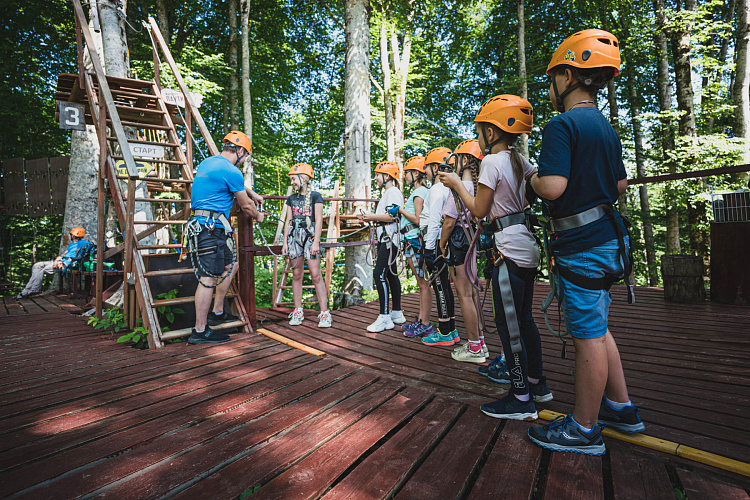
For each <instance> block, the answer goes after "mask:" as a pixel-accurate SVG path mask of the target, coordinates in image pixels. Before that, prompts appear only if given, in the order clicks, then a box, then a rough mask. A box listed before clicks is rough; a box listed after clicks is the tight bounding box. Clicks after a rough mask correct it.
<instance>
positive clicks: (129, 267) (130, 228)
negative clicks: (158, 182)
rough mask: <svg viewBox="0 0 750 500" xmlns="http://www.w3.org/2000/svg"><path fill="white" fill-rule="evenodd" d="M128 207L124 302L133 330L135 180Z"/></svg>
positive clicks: (130, 191)
mask: <svg viewBox="0 0 750 500" xmlns="http://www.w3.org/2000/svg"><path fill="white" fill-rule="evenodd" d="M127 201H128V205H127V209H126V211H125V231H124V233H125V234H124V237H125V266H124V267H125V271H124V273H123V276H124V278H125V279H123V286H124V288H123V300H124V306H125V307H124V310H125V312H126V314H128V326H130V327H131V328H134V327H135V323H134V321H135V320H134V319H133V317H132V315H131V314H130V312H131V310H132V307H131V304H130V302H131V299H132V297H131V295H130V285H132V284H134V283H131V280H132V279H133V251H134V248H133V243H134V242H136V239H135V233H134V231H135V227H134V224H133V216H134V213H135V180H134V179H128V198H127ZM131 322H133V325H130V323H131Z"/></svg>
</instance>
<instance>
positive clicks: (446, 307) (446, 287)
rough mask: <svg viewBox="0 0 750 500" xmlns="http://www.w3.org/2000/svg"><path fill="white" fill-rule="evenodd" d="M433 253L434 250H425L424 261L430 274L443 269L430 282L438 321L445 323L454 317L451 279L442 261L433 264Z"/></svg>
mask: <svg viewBox="0 0 750 500" xmlns="http://www.w3.org/2000/svg"><path fill="white" fill-rule="evenodd" d="M435 252H436V250H425V260H426V261H427V267H428V269H429V271H430V272H431V273H435V272H437V271H439V270H440V269H439V268H440V267H442V268H443V270H442V271H440V274H438V275H437V276H435V279H434V280H433V281H432V288H434V289H435V300H436V302H437V310H438V321H440V322H446V321H448V320H450V319H451V318H452V317H453V316H454V315H455V313H454V298H453V289H452V288H451V277H450V273H449V272H448V266H444V265H443V264H444V263H445V260H443V259H440V260H438V262H437V263H435Z"/></svg>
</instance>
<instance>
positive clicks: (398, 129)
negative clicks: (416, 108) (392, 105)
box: [391, 0, 414, 178]
mask: <svg viewBox="0 0 750 500" xmlns="http://www.w3.org/2000/svg"><path fill="white" fill-rule="evenodd" d="M409 6H410V7H411V10H410V11H409V16H408V18H407V26H411V24H412V21H413V19H414V2H413V0H412V1H410V2H409ZM391 40H392V42H393V43H392V44H391V45H392V46H393V53H394V54H398V40H397V38H396V33H395V31H394V32H393V34H392V37H391ZM410 62H411V33H410V32H409V30H408V29H407V31H406V33H404V46H403V51H402V52H401V57H400V58H399V62H398V65H397V66H396V71H397V73H398V85H399V88H398V96H397V97H396V109H395V130H394V132H395V134H394V135H395V158H396V160H395V161H396V163H398V164H399V167H400V168H401V169H403V165H404V161H405V160H406V158H404V133H405V117H406V88H407V86H408V85H407V84H408V80H409V63H410ZM402 173H403V172H402ZM401 178H403V175H402V176H401Z"/></svg>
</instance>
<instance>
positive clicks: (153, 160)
mask: <svg viewBox="0 0 750 500" xmlns="http://www.w3.org/2000/svg"><path fill="white" fill-rule="evenodd" d="M128 142H130V141H128ZM133 158H134V159H135V160H137V161H148V162H150V163H168V164H170V165H185V162H184V161H180V160H164V159H162V158H146V157H144V156H134V157H133ZM112 159H113V160H124V159H125V158H123V157H122V156H112Z"/></svg>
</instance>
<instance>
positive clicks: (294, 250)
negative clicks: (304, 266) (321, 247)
mask: <svg viewBox="0 0 750 500" xmlns="http://www.w3.org/2000/svg"><path fill="white" fill-rule="evenodd" d="M295 233H296V234H295ZM312 244H313V238H312V236H309V235H308V232H307V231H306V230H304V229H298V230H297V231H296V232H293V233H289V238H288V239H287V243H286V245H287V257H289V258H290V259H296V258H298V257H300V256H302V255H304V256H305V258H306V259H310V260H317V259H319V258H320V254H321V253H322V252H319V253H318V254H317V255H312V254H311V253H310V249H311V248H312Z"/></svg>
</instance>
